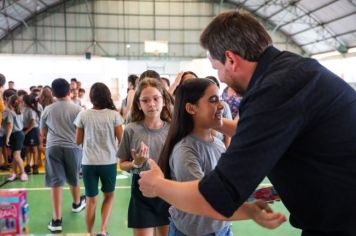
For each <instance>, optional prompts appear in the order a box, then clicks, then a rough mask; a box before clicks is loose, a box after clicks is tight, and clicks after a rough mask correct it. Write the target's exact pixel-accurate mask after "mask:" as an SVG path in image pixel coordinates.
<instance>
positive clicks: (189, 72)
mask: <svg viewBox="0 0 356 236" xmlns="http://www.w3.org/2000/svg"><path fill="white" fill-rule="evenodd" d="M186 75H193V76H194V77H195V78H198V76H197V74H195V73H194V72H193V71H185V72H184V73H183V74H182V80H181V81H180V83H179V84H178V86H177V88H176V89H175V90H174V91H173V94H174V95H176V92H177V89H178V87H179V86H180V85H181V84H182V83H184V81H187V79H184V76H186Z"/></svg>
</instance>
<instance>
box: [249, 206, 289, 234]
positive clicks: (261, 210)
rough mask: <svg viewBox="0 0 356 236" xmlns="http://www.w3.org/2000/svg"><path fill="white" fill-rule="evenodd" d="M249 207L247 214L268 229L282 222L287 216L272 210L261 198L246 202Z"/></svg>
mask: <svg viewBox="0 0 356 236" xmlns="http://www.w3.org/2000/svg"><path fill="white" fill-rule="evenodd" d="M247 204H249V205H250V207H249V215H250V217H251V219H253V220H254V221H255V222H256V223H257V224H259V225H261V226H262V227H265V228H268V229H275V228H277V227H279V226H280V225H281V224H283V223H284V222H285V221H286V220H287V218H286V216H285V215H283V214H281V213H279V212H273V210H272V209H271V207H270V206H269V205H268V203H266V202H265V201H262V200H257V201H255V202H251V203H247Z"/></svg>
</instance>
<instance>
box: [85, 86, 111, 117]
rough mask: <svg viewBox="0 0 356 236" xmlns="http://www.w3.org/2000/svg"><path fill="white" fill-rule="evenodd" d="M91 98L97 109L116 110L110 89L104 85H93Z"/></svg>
mask: <svg viewBox="0 0 356 236" xmlns="http://www.w3.org/2000/svg"><path fill="white" fill-rule="evenodd" d="M89 97H90V102H91V103H92V104H93V105H94V107H95V108H98V109H111V110H116V107H115V105H114V102H113V101H112V98H111V92H110V89H109V88H108V87H107V86H106V85H105V84H103V83H100V82H98V83H95V84H93V86H91V88H90V93H89Z"/></svg>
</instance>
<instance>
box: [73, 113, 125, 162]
mask: <svg viewBox="0 0 356 236" xmlns="http://www.w3.org/2000/svg"><path fill="white" fill-rule="evenodd" d="M123 122H124V120H123V118H122V117H121V116H120V114H119V112H117V111H114V110H110V109H102V110H94V109H89V110H85V111H81V112H80V113H79V114H78V116H77V118H76V119H75V121H74V124H75V126H76V127H78V128H83V129H84V140H83V158H82V164H83V165H109V164H115V163H117V159H116V153H117V150H118V142H117V140H116V135H115V127H117V126H119V125H122V124H123Z"/></svg>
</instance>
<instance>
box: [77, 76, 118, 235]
mask: <svg viewBox="0 0 356 236" xmlns="http://www.w3.org/2000/svg"><path fill="white" fill-rule="evenodd" d="M89 97H90V101H91V103H92V104H93V108H92V109H88V110H84V111H81V112H80V113H79V114H78V116H77V118H76V119H75V121H74V124H75V125H76V127H77V130H76V142H77V144H83V158H82V170H83V181H84V186H85V195H86V209H85V222H86V225H87V231H88V232H89V233H90V235H92V234H93V227H94V221H95V209H96V205H97V201H98V182H99V179H100V181H101V186H102V187H101V191H102V192H103V195H104V200H103V203H102V206H101V226H100V233H99V234H97V235H107V225H108V222H109V218H110V215H111V211H112V207H113V203H114V190H115V183H116V174H117V170H116V165H117V158H116V152H117V145H118V143H120V141H121V136H122V124H123V121H124V120H123V118H122V117H121V115H120V114H119V112H117V111H116V107H115V105H114V103H113V100H112V98H111V93H110V90H109V88H108V87H107V86H106V85H105V84H103V83H95V84H94V85H93V86H92V87H91V88H90V94H89Z"/></svg>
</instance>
